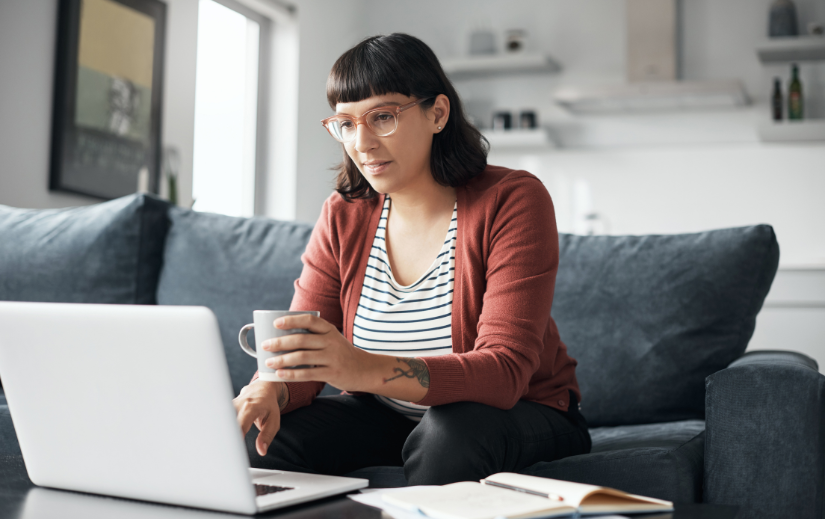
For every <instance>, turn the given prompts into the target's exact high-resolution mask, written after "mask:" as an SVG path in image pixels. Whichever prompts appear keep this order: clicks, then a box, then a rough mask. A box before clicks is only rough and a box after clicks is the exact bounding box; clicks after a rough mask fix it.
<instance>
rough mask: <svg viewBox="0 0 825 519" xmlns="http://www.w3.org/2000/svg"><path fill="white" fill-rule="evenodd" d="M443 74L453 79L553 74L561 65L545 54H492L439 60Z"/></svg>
mask: <svg viewBox="0 0 825 519" xmlns="http://www.w3.org/2000/svg"><path fill="white" fill-rule="evenodd" d="M441 66H442V67H443V68H444V72H446V73H447V75H448V76H451V77H452V78H453V79H464V78H471V77H494V76H503V75H510V74H525V73H528V74H536V73H538V74H542V73H543V74H553V73H556V72H559V71H560V70H561V65H560V64H559V63H558V62H557V61H556V60H554V59H553V58H552V57H550V56H548V55H546V54H534V53H520V54H494V55H491V56H468V57H464V58H445V59H443V60H441Z"/></svg>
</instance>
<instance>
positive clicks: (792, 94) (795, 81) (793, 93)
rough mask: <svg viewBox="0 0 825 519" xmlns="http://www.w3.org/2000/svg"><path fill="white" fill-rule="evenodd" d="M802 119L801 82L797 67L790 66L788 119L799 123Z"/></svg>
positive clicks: (795, 65) (794, 65)
mask: <svg viewBox="0 0 825 519" xmlns="http://www.w3.org/2000/svg"><path fill="white" fill-rule="evenodd" d="M802 118H803V98H802V82H801V81H800V80H799V66H798V65H797V64H796V63H794V64H793V65H791V84H790V85H789V86H788V119H789V120H791V121H800V120H802Z"/></svg>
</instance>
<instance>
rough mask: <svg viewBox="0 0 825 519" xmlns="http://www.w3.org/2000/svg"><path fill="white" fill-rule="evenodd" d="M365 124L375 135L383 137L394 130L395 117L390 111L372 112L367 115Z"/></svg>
mask: <svg viewBox="0 0 825 519" xmlns="http://www.w3.org/2000/svg"><path fill="white" fill-rule="evenodd" d="M367 124H369V125H370V128H371V129H372V131H373V132H374V133H375V134H376V135H378V136H379V137H383V136H384V135H389V134H391V133H392V132H394V131H395V127H396V124H397V119H396V118H395V114H394V113H392V112H373V113H371V114H369V116H368V117H367Z"/></svg>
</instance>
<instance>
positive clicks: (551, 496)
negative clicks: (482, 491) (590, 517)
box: [484, 480, 564, 502]
mask: <svg viewBox="0 0 825 519" xmlns="http://www.w3.org/2000/svg"><path fill="white" fill-rule="evenodd" d="M484 484H485V485H491V486H494V487H499V488H506V489H507V490H515V491H516V492H522V493H524V494H532V495H534V496H541V497H546V498H547V499H552V500H553V501H559V502H561V501H564V498H563V497H561V496H560V495H558V494H545V493H544V492H536V491H535V490H527V489H526V488H519V487H512V486H510V485H505V484H503V483H494V482H492V481H490V480H484Z"/></svg>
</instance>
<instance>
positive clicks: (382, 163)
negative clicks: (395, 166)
mask: <svg viewBox="0 0 825 519" xmlns="http://www.w3.org/2000/svg"><path fill="white" fill-rule="evenodd" d="M390 164H392V161H390V160H368V161H367V162H364V163H363V165H364V169H365V170H366V171H367V173H369V174H371V175H379V174H381V173H383V172H384V171H386V169H387V168H388V167H389V165H390Z"/></svg>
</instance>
